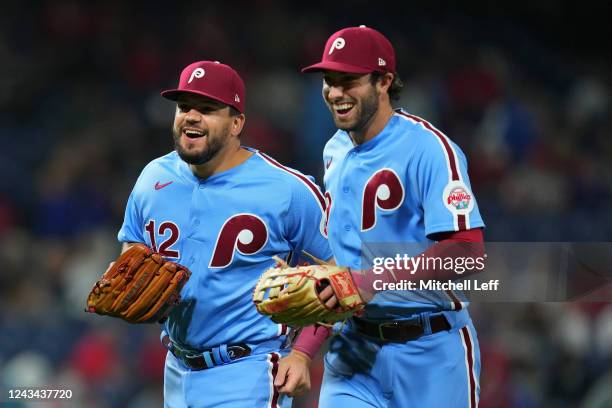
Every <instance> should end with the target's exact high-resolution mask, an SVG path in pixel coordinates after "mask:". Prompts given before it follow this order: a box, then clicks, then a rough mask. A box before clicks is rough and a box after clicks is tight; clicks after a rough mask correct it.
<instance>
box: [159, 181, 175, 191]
mask: <svg viewBox="0 0 612 408" xmlns="http://www.w3.org/2000/svg"><path fill="white" fill-rule="evenodd" d="M172 183H173V182H172V181H169V182H167V183H164V184H159V181H158V182H157V183H155V189H156V190H161V189H162V188H164V187H166V186H168V185H170V184H172Z"/></svg>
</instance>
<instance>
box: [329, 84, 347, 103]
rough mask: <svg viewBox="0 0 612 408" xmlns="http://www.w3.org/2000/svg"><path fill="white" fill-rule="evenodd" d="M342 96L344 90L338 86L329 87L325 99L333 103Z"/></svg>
mask: <svg viewBox="0 0 612 408" xmlns="http://www.w3.org/2000/svg"><path fill="white" fill-rule="evenodd" d="M343 94H344V90H343V89H342V87H340V86H330V87H329V88H328V93H327V98H328V99H329V100H330V101H332V102H333V101H334V100H336V99H341V98H342V95H343Z"/></svg>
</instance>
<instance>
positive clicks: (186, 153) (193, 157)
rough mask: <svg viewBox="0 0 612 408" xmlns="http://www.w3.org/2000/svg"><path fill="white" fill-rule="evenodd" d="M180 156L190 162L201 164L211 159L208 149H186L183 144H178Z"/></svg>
mask: <svg viewBox="0 0 612 408" xmlns="http://www.w3.org/2000/svg"><path fill="white" fill-rule="evenodd" d="M176 151H177V152H178V155H179V157H180V158H181V159H182V160H183V161H184V162H187V163H189V164H194V165H199V164H204V163H206V162H207V161H209V160H210V157H209V154H208V151H206V150H203V149H197V150H196V149H184V148H183V147H182V146H181V145H178V146H176Z"/></svg>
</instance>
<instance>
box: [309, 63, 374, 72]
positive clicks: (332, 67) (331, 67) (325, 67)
mask: <svg viewBox="0 0 612 408" xmlns="http://www.w3.org/2000/svg"><path fill="white" fill-rule="evenodd" d="M318 71H335V72H348V73H349V74H369V73H370V72H374V71H375V70H374V69H369V68H364V67H358V66H355V65H350V64H345V63H343V62H333V61H322V62H319V63H318V64H314V65H309V66H307V67H306V68H302V73H308V72H318Z"/></svg>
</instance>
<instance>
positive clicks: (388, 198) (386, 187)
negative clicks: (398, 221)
mask: <svg viewBox="0 0 612 408" xmlns="http://www.w3.org/2000/svg"><path fill="white" fill-rule="evenodd" d="M403 202H404V186H403V185H402V181H401V180H400V178H399V177H398V175H397V174H396V173H395V171H393V169H389V168H385V169H380V170H378V171H377V172H376V173H374V174H373V175H372V177H370V178H369V179H368V181H367V183H366V185H365V187H364V189H363V201H362V209H361V230H362V231H368V230H370V229H372V228H374V225H376V209H380V210H383V211H393V210H397V209H398V208H399V207H400V206H401V205H402V203H403Z"/></svg>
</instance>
